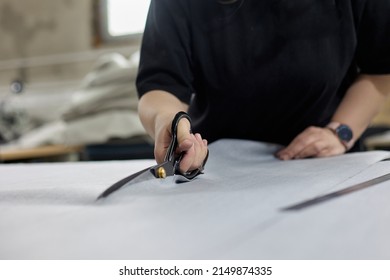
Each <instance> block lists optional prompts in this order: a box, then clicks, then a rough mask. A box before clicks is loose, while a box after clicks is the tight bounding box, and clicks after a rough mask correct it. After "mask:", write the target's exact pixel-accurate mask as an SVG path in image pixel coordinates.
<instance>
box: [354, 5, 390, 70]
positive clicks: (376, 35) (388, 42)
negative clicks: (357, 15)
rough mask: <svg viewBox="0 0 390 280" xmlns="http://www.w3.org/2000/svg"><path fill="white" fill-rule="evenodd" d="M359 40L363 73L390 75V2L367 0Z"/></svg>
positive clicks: (358, 48)
mask: <svg viewBox="0 0 390 280" xmlns="http://www.w3.org/2000/svg"><path fill="white" fill-rule="evenodd" d="M357 39H358V47H357V53H356V54H357V63H358V67H359V68H360V70H361V72H362V73H365V74H390V0H366V3H365V7H364V10H363V13H362V17H361V20H360V23H359V26H358V34H357Z"/></svg>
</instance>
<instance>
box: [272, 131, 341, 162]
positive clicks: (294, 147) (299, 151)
mask: <svg viewBox="0 0 390 280" xmlns="http://www.w3.org/2000/svg"><path fill="white" fill-rule="evenodd" d="M345 152H346V147H345V146H344V144H343V143H342V142H341V141H340V139H339V138H338V137H337V136H336V134H335V133H333V132H332V131H331V130H330V129H328V128H322V127H315V126H311V127H308V128H306V129H305V130H304V131H303V132H302V133H300V134H299V135H298V136H297V137H295V138H294V140H293V141H292V142H291V143H290V144H289V145H288V146H287V147H285V148H283V149H282V150H280V151H278V152H277V153H276V156H277V157H278V158H279V159H281V160H289V159H300V158H308V157H328V156H334V155H340V154H343V153H345Z"/></svg>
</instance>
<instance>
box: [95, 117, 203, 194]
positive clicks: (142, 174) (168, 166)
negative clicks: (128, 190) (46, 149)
mask: <svg viewBox="0 0 390 280" xmlns="http://www.w3.org/2000/svg"><path fill="white" fill-rule="evenodd" d="M182 118H186V119H188V121H189V122H190V124H191V118H190V116H189V115H188V114H187V113H185V112H179V113H177V114H176V115H175V117H174V118H173V121H172V130H171V131H172V140H171V142H170V144H169V146H168V150H167V153H166V154H165V157H164V161H163V162H162V163H160V164H157V165H153V166H151V167H148V168H145V169H143V170H141V171H138V172H136V173H134V174H132V175H130V176H127V177H125V178H123V179H121V180H119V181H118V182H116V183H114V184H113V185H111V186H110V187H109V188H108V189H106V190H105V191H104V192H103V193H102V194H101V195H99V197H98V198H97V199H101V198H105V197H107V196H109V195H110V194H111V193H113V192H115V191H117V190H119V189H120V188H121V187H123V186H125V185H128V184H131V183H136V182H141V181H146V180H149V179H151V178H159V179H165V178H166V177H168V176H174V175H179V176H180V179H179V180H177V181H182V182H183V181H184V182H185V181H191V180H193V179H194V178H195V177H197V176H198V175H200V174H202V173H203V170H204V166H205V164H206V161H207V158H208V156H209V151H208V150H207V155H206V159H205V160H204V162H203V164H202V166H201V167H200V168H198V169H195V170H192V171H189V172H181V171H180V169H179V165H180V161H181V159H182V158H183V156H184V152H182V153H181V154H179V155H177V154H176V148H177V146H178V139H177V128H178V124H179V121H180V120H181V119H182Z"/></svg>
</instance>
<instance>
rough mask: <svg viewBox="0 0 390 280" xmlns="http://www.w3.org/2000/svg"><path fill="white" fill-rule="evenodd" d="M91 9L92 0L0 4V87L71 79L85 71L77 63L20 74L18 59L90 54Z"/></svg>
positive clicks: (10, 0)
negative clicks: (19, 80)
mask: <svg viewBox="0 0 390 280" xmlns="http://www.w3.org/2000/svg"><path fill="white" fill-rule="evenodd" d="M91 5H92V0H29V1H25V0H0V38H1V44H0V63H1V64H0V66H1V67H0V71H1V72H0V84H4V83H9V82H10V80H12V79H14V78H18V77H20V76H25V78H26V79H27V80H30V81H31V80H32V81H47V80H53V79H72V78H76V76H77V75H78V73H80V72H83V71H85V65H84V66H83V65H77V63H76V64H72V65H70V64H64V65H61V64H55V65H52V66H49V67H48V66H46V67H35V68H34V69H33V68H30V67H27V68H26V69H24V70H22V69H23V62H21V61H20V59H23V58H32V57H40V56H48V55H56V54H66V53H74V52H82V51H88V50H90V49H91V48H92V45H93V44H92V43H91V41H92V36H93V28H92V26H93V25H92V7H91ZM39 68H40V69H39ZM23 72H24V73H23Z"/></svg>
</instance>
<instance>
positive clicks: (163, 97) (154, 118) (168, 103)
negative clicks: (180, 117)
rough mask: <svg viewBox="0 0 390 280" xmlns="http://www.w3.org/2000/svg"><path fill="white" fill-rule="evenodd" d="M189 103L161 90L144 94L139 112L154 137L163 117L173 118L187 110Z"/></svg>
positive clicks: (147, 129) (149, 132)
mask: <svg viewBox="0 0 390 280" xmlns="http://www.w3.org/2000/svg"><path fill="white" fill-rule="evenodd" d="M187 110H188V105H187V104H185V103H183V102H181V101H180V100H179V99H178V98H177V97H175V96H174V95H172V94H170V93H168V92H165V91H160V90H154V91H150V92H147V93H146V94H144V95H143V96H142V97H141V99H140V100H139V103H138V113H139V116H140V119H141V122H142V124H143V126H144V127H145V129H146V131H147V133H148V134H149V135H150V136H151V137H152V138H153V139H154V138H155V136H156V129H158V127H159V122H161V121H162V119H168V120H172V119H173V117H174V116H175V114H176V113H177V112H179V111H185V112H187Z"/></svg>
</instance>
